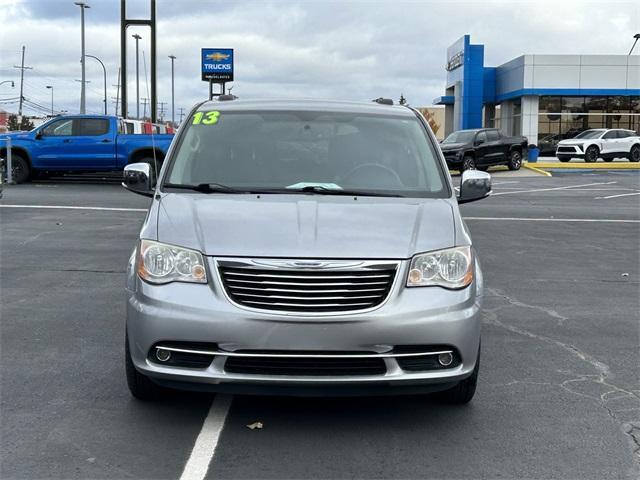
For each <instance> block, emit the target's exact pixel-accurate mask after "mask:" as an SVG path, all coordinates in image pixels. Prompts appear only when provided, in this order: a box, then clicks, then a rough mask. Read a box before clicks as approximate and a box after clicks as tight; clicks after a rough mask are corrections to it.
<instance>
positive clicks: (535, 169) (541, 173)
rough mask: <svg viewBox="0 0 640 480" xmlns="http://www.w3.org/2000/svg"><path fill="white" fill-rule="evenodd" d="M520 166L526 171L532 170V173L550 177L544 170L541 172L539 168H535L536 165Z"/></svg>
mask: <svg viewBox="0 0 640 480" xmlns="http://www.w3.org/2000/svg"><path fill="white" fill-rule="evenodd" d="M522 166H523V167H524V168H526V169H527V170H532V171H534V172H536V173H539V174H540V175H545V176H547V177H551V176H552V175H551V172H547V171H546V170H542V169H541V168H537V164H536V166H535V167H534V166H532V165H529V164H528V163H526V162H525V163H523V164H522Z"/></svg>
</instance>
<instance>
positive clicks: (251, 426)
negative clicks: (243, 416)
mask: <svg viewBox="0 0 640 480" xmlns="http://www.w3.org/2000/svg"><path fill="white" fill-rule="evenodd" d="M262 427H264V425H262V422H253V423H250V424H249V425H247V428H249V429H251V430H255V429H256V428H257V429H258V430H261V429H262Z"/></svg>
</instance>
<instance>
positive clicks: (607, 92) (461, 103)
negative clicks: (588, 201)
mask: <svg viewBox="0 0 640 480" xmlns="http://www.w3.org/2000/svg"><path fill="white" fill-rule="evenodd" d="M446 70H447V80H446V85H445V94H444V95H443V96H441V97H438V98H436V99H435V100H434V103H435V104H438V105H445V133H446V134H448V133H450V132H452V131H456V130H461V129H468V128H481V127H498V128H501V129H502V130H503V131H504V132H505V133H506V134H509V135H517V134H518V135H525V136H527V138H528V139H529V142H530V143H536V144H537V143H539V142H540V141H546V140H550V139H551V140H553V141H555V142H556V143H557V140H559V139H561V138H568V137H571V136H572V135H575V134H577V133H578V132H579V131H582V130H584V129H587V128H602V127H605V128H630V129H633V130H636V131H637V130H638V129H640V55H522V56H520V57H517V58H515V59H513V60H511V61H509V62H507V63H505V64H503V65H500V66H498V67H487V66H485V65H484V45H481V44H472V43H471V37H470V36H469V35H464V36H463V37H461V38H460V39H458V40H457V41H456V42H455V43H453V44H452V45H451V46H450V47H449V48H448V49H447V62H446Z"/></svg>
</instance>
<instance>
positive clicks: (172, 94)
mask: <svg viewBox="0 0 640 480" xmlns="http://www.w3.org/2000/svg"><path fill="white" fill-rule="evenodd" d="M169 58H170V59H171V125H173V126H175V124H176V112H175V96H174V89H173V78H174V77H173V62H174V60H175V59H176V56H175V55H169Z"/></svg>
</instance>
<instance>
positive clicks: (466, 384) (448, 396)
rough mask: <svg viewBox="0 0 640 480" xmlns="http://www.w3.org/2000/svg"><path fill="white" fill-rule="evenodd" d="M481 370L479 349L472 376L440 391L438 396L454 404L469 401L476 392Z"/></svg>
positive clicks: (462, 403)
mask: <svg viewBox="0 0 640 480" xmlns="http://www.w3.org/2000/svg"><path fill="white" fill-rule="evenodd" d="M479 372H480V350H478V360H477V361H476V367H475V368H474V369H473V373H472V374H471V376H470V377H467V378H465V379H464V380H462V381H461V382H459V383H458V384H457V385H456V386H455V387H453V388H450V389H449V390H445V391H444V392H440V393H438V398H439V399H440V400H441V401H443V402H445V403H449V404H452V405H464V404H465V403H469V402H470V401H471V399H472V398H473V396H474V395H475V393H476V385H477V384H478V373H479Z"/></svg>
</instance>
